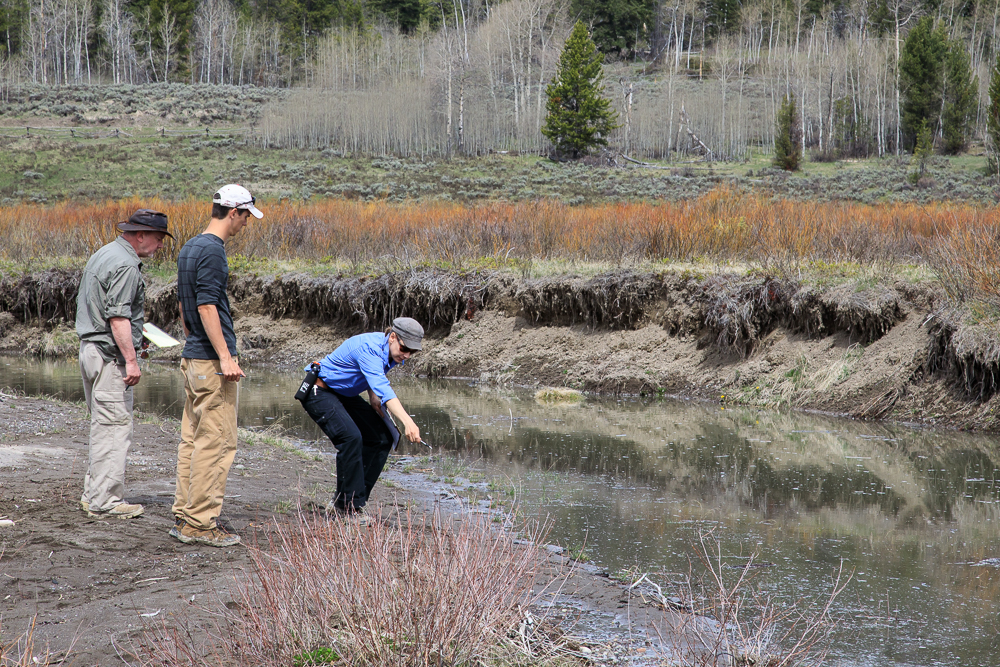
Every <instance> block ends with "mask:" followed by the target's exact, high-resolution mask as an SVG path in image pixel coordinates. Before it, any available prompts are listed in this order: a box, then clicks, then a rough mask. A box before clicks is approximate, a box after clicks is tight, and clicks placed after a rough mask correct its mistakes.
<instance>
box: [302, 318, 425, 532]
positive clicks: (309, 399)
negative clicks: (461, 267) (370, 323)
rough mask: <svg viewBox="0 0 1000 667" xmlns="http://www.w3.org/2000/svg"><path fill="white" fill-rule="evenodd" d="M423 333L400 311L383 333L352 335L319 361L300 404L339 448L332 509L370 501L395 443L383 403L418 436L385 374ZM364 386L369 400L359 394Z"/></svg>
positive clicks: (353, 508)
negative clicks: (316, 372)
mask: <svg viewBox="0 0 1000 667" xmlns="http://www.w3.org/2000/svg"><path fill="white" fill-rule="evenodd" d="M423 337H424V328H423V327H422V326H420V323H418V322H417V321H416V320H414V319H411V318H409V317H397V318H396V319H394V320H393V321H392V326H391V327H390V328H389V329H387V330H386V332H385V333H378V332H375V333H366V334H360V335H357V336H352V337H351V338H348V339H347V340H346V341H344V342H343V343H342V344H341V346H340V347H338V348H337V349H336V350H334V351H333V352H331V353H330V354H329V355H327V356H326V358H324V359H323V361H322V362H320V371H319V377H318V379H317V380H316V385H315V386H314V387H313V389H312V390H311V391H310V392H309V394H308V395H307V396H306V398H305V399H304V400H303V401H302V407H304V408H305V410H306V412H307V413H309V416H310V417H312V418H313V421H315V422H316V423H317V424H319V427H320V428H321V429H323V432H324V433H326V435H327V437H329V438H330V442H332V443H333V446H334V447H335V448H336V450H337V492H336V495H334V497H333V501H332V502H331V506H329V507H328V508H327V509H328V511H329V510H336V511H338V512H340V513H342V514H346V515H358V514H359V513H360V512H361V511H362V508H363V507H364V506H365V503H367V502H368V497H369V496H370V495H371V492H372V488H374V486H375V482H377V481H378V478H379V475H381V474H382V468H383V467H384V466H385V462H386V460H387V459H388V458H389V451H390V450H391V449H392V445H393V436H392V435H391V434H390V431H389V427H388V426H387V425H386V423H385V421H384V420H383V416H384V414H385V413H384V412H383V411H384V410H385V409H388V410H389V412H390V413H391V414H392V415H393V416H394V417H396V419H397V420H399V423H401V424H402V425H403V433H404V434H405V435H406V438H407V439H408V440H409V441H410V442H420V429H419V428H417V425H416V424H415V423H413V419H411V418H410V415H409V414H407V412H406V410H404V409H403V404H402V403H400V402H399V399H398V398H396V394H395V392H393V390H392V387H391V386H389V381H388V380H387V379H386V377H385V374H386V372H387V371H388V370H389V369H391V368H394V367H395V366H397V365H399V364H402V363H404V362H405V361H406V360H407V359H409V358H410V356H411V355H412V354H413V353H414V352H416V351H417V350H419V349H420V341H421V340H422V339H423ZM363 391H367V392H368V401H365V400H364V399H362V398H361V396H360V394H361V392H363Z"/></svg>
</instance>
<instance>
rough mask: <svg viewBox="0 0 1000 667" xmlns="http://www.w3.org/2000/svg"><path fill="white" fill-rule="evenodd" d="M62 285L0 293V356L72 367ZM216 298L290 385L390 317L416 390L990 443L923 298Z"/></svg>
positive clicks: (943, 328) (943, 325) (983, 374)
mask: <svg viewBox="0 0 1000 667" xmlns="http://www.w3.org/2000/svg"><path fill="white" fill-rule="evenodd" d="M77 281H78V272H74V271H67V270H51V271H45V272H40V273H37V274H33V275H30V276H21V277H5V278H3V279H0V353H5V354H11V353H13V354H34V355H40V356H74V355H75V354H76V351H77V341H76V336H75V334H74V333H73V330H72V317H71V314H72V313H73V312H74V301H75V294H76V282H77ZM230 298H231V300H232V303H233V310H234V316H235V319H236V329H237V336H238V339H239V345H240V348H241V354H242V356H243V357H244V358H245V359H247V360H248V361H249V362H250V363H264V364H269V365H274V366H277V367H279V368H288V369H289V371H290V372H297V371H296V370H295V369H298V368H301V367H302V365H303V364H304V363H306V362H307V361H309V360H310V359H314V358H319V357H321V356H323V355H325V354H326V353H328V352H329V351H330V350H332V349H333V348H334V347H336V345H338V344H339V343H340V342H341V341H342V340H343V339H344V338H346V337H348V336H350V335H353V334H356V333H359V332H362V331H370V330H377V329H381V328H383V327H384V326H386V324H387V323H388V322H389V321H390V320H391V318H392V317H395V316H397V315H401V314H406V315H409V316H413V317H416V318H418V319H420V320H421V321H422V322H424V323H425V324H426V325H427V329H428V340H427V343H426V345H425V351H424V352H422V353H421V354H420V355H419V356H418V357H416V358H415V360H414V362H415V363H413V364H412V368H411V369H410V372H413V373H416V374H419V375H426V376H431V377H444V376H463V377H471V378H475V379H477V380H478V381H480V382H483V383H492V384H508V385H509V384H513V385H524V386H538V387H541V386H556V387H564V386H565V387H572V388H575V389H579V390H582V391H587V392H596V393H608V394H645V395H673V396H681V397H690V398H700V399H706V400H712V401H718V402H720V403H721V404H723V406H724V405H726V404H739V405H751V406H757V407H763V408H775V407H781V408H796V409H804V410H817V411H821V412H826V413H835V414H842V415H847V416H851V417H854V418H858V419H887V420H893V421H901V422H908V423H921V424H927V425H935V426H944V427H951V428H960V429H967V430H986V431H996V430H997V429H998V428H1000V423H998V421H997V411H996V410H995V407H996V405H995V404H996V403H997V400H998V399H997V398H996V396H997V390H998V389H1000V356H998V350H1000V346H998V345H996V344H995V340H994V339H995V338H996V332H993V331H992V330H990V329H989V327H986V326H977V325H975V324H968V323H967V322H966V321H965V319H963V316H962V314H961V313H960V312H957V311H955V310H954V309H951V308H949V307H948V304H947V303H946V300H945V298H944V295H943V294H942V293H941V292H940V291H939V290H938V289H937V288H936V287H935V286H934V285H933V284H927V283H922V284H918V283H909V282H905V281H900V280H892V281H889V280H884V281H882V282H879V281H872V280H860V279H858V280H852V281H848V282H846V283H840V284H837V285H834V286H829V287H821V286H816V285H811V284H807V283H803V282H796V281H792V280H783V279H776V278H771V277H767V276H757V275H745V274H738V273H715V274H710V275H702V274H695V273H692V272H691V271H688V270H685V271H677V272H663V273H657V274H653V273H636V272H628V271H619V272H613V273H608V274H603V275H598V276H596V277H592V278H582V277H576V276H556V277H549V278H537V279H531V278H523V277H520V276H516V275H514V274H511V273H507V272H500V271H473V272H465V273H455V272H450V273H449V272H444V271H431V270H422V271H418V270H414V271H404V272H398V273H389V274H383V275H380V276H375V277H372V276H361V277H343V276H329V275H324V276H314V275H310V274H285V275H281V276H259V275H253V274H241V275H234V276H233V278H232V279H231V283H230ZM147 318H148V319H149V320H150V321H152V322H154V323H156V324H158V325H159V326H161V327H163V328H165V329H167V330H168V331H170V332H171V333H173V334H174V335H175V336H177V337H181V334H182V332H181V328H180V325H179V323H178V322H177V319H176V318H177V308H176V286H175V284H174V283H172V282H163V283H160V284H150V286H149V288H148V303H147ZM177 354H178V353H177V351H176V350H174V351H172V352H171V351H160V352H158V353H157V356H158V357H159V358H161V359H171V358H173V357H175V356H177Z"/></svg>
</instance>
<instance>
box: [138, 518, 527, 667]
mask: <svg viewBox="0 0 1000 667" xmlns="http://www.w3.org/2000/svg"><path fill="white" fill-rule="evenodd" d="M460 518H461V520H460V521H452V518H451V517H442V516H441V514H440V513H434V514H433V515H429V516H424V517H422V518H417V517H413V516H410V515H409V514H406V515H400V516H399V517H398V518H397V519H396V520H385V521H375V522H373V523H372V524H371V525H369V526H357V525H355V524H352V523H350V522H344V521H340V520H328V519H326V518H325V517H320V516H308V515H304V514H299V516H298V518H297V519H296V520H293V521H292V522H291V523H288V524H282V523H277V522H276V523H275V525H274V526H273V528H272V529H271V531H270V532H269V533H268V536H267V544H266V545H265V546H264V547H263V548H256V547H252V548H250V550H249V553H250V561H251V572H250V573H248V575H247V576H246V577H242V578H240V579H239V580H238V581H237V583H236V586H235V591H234V598H235V600H234V602H231V603H229V604H227V605H224V606H223V605H220V609H219V610H218V615H219V616H218V617H219V628H218V629H217V631H216V633H217V635H218V637H217V639H220V640H221V641H215V642H211V643H208V645H207V646H197V645H196V643H197V642H196V641H195V640H194V639H192V638H191V636H192V635H191V634H190V633H187V634H185V633H181V632H175V631H173V630H169V629H167V628H166V627H159V628H156V629H151V630H149V631H147V633H146V635H145V639H144V641H143V643H142V647H141V648H142V653H143V654H144V664H145V665H147V666H150V667H153V666H155V667H168V666H169V667H177V666H180V665H200V664H205V663H212V664H214V661H217V662H220V663H222V664H242V665H255V666H260V667H265V666H272V665H273V666H274V667H278V666H281V667H288V665H296V664H309V660H315V659H319V658H322V659H324V660H326V659H329V660H331V661H335V663H336V664H350V665H373V666H375V665H399V666H407V667H418V666H427V667H430V666H431V665H465V664H480V665H490V664H502V665H520V664H528V663H531V664H538V663H539V658H541V657H544V656H540V655H539V653H538V650H537V647H538V646H539V643H538V642H537V641H535V640H533V639H532V638H531V637H530V636H529V635H530V629H529V631H527V632H526V631H525V627H526V625H527V626H530V625H531V623H532V622H530V621H529V622H528V623H527V624H526V623H525V618H526V615H527V613H528V612H527V608H528V605H529V604H531V603H532V602H533V600H534V599H535V598H536V597H537V595H536V594H533V593H532V585H533V583H534V580H535V576H536V574H538V572H539V570H540V568H541V565H542V563H543V557H542V555H541V554H540V553H539V551H538V550H537V549H535V548H533V547H530V546H525V545H524V544H523V543H518V541H517V540H515V539H514V537H513V536H512V535H511V534H510V533H508V532H506V531H503V530H497V529H494V528H493V524H491V522H490V518H489V517H482V516H472V515H463V516H462V517H460ZM529 532H531V533H533V534H532V535H530V536H529V537H532V538H539V537H542V534H541V531H540V530H539V529H538V528H535V529H534V530H532V531H529ZM531 543H532V544H534V543H537V541H536V540H535V539H532V540H531ZM519 628H520V631H519ZM320 664H323V663H320Z"/></svg>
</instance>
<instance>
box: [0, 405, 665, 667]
mask: <svg viewBox="0 0 1000 667" xmlns="http://www.w3.org/2000/svg"><path fill="white" fill-rule="evenodd" d="M88 428H89V420H88V419H87V416H86V414H85V410H84V409H83V408H82V407H81V406H80V405H77V404H73V403H66V402H61V401H54V400H49V399H42V398H31V397H25V396H14V395H11V394H9V393H6V392H0V470H2V472H3V474H2V476H0V517H3V518H7V519H10V520H12V521H14V525H13V526H3V527H0V545H2V556H0V599H2V600H3V606H2V609H3V625H2V635H0V641H2V642H3V644H4V645H7V644H9V643H10V642H13V641H15V640H17V638H18V637H19V636H21V635H22V633H25V632H27V631H29V630H31V628H32V627H33V631H32V632H33V650H32V652H31V655H33V656H39V657H40V660H41V664H46V663H45V661H44V659H43V658H44V656H45V655H48V656H49V659H50V660H51V662H52V663H59V664H67V665H88V666H90V665H109V666H110V665H119V664H122V660H126V661H127V663H128V664H141V661H140V660H138V658H137V654H138V653H139V652H140V649H139V643H140V641H141V640H142V637H143V634H144V632H145V631H146V630H147V629H149V628H151V627H152V626H153V625H156V626H158V627H160V628H161V629H162V627H167V628H173V629H176V630H178V631H180V632H182V633H187V632H191V633H193V636H195V637H196V641H195V642H194V644H195V645H196V646H197V645H198V642H201V641H209V642H210V641H212V640H211V636H212V635H215V634H217V633H218V632H220V628H219V627H218V618H217V610H218V609H219V606H218V605H226V604H227V603H231V600H232V599H233V595H232V594H231V593H230V590H231V588H232V586H233V585H234V582H235V580H236V578H238V577H241V576H245V572H246V570H247V569H249V562H250V561H249V558H248V555H247V550H246V547H244V546H239V547H236V548H232V549H215V548H212V547H204V546H199V545H193V546H192V545H183V544H181V543H179V542H177V541H176V540H174V539H173V538H171V537H169V536H168V535H167V531H168V530H169V528H170V526H171V525H172V519H171V515H170V504H171V502H172V496H173V482H174V465H175V461H176V447H177V441H178V439H179V423H178V422H177V421H175V420H171V419H161V418H155V417H150V416H140V418H139V419H138V420H137V422H136V427H135V445H134V446H133V448H132V450H131V451H130V452H129V459H128V467H127V469H126V489H127V496H128V500H129V501H132V502H140V503H142V504H143V505H144V506H145V508H146V513H145V515H144V516H142V517H140V518H137V519H134V520H130V521H122V520H98V519H94V518H90V517H88V516H87V515H86V513H85V512H83V511H82V510H81V509H80V507H79V504H78V500H79V495H80V489H81V488H82V480H83V473H84V467H85V462H86V455H87V446H86V442H87V433H88ZM432 465H433V464H432V463H429V462H428V460H427V459H426V457H421V456H418V455H417V453H416V452H403V453H401V454H400V455H393V456H392V457H391V459H390V463H389V465H388V466H387V469H386V472H385V473H384V474H383V479H382V481H381V482H380V483H379V485H378V486H376V489H375V497H374V499H373V503H374V505H373V506H374V507H378V508H379V510H378V511H379V512H381V515H382V516H383V517H385V518H386V520H389V521H392V520H394V519H393V517H394V516H395V514H396V513H397V512H415V513H417V514H425V515H426V514H428V513H432V512H441V513H442V515H443V516H449V515H452V516H455V515H460V514H466V513H469V512H473V513H475V512H490V511H491V510H490V509H489V503H488V502H487V501H476V500H475V499H474V498H471V497H469V496H468V495H462V494H460V493H459V494H456V493H455V491H456V489H455V488H451V487H448V485H447V484H442V483H438V482H433V481H431V479H430V478H431V477H433V474H432V473H431V472H430V470H429V468H430V467H432ZM424 468H428V470H424ZM334 484H335V473H334V462H333V460H332V457H331V456H329V455H324V454H315V453H309V452H303V451H296V450H294V448H290V447H283V446H279V445H275V444H274V443H272V442H268V441H267V440H266V439H262V438H259V437H254V435H253V434H252V433H248V432H243V431H241V437H240V442H239V448H238V453H237V458H236V461H235V463H234V466H233V469H232V471H231V473H230V476H229V483H228V485H227V489H226V501H225V505H224V508H223V515H222V517H221V519H220V520H221V521H222V523H223V525H226V526H227V527H229V528H230V529H231V530H234V531H236V532H237V533H239V534H240V535H241V536H242V537H243V539H244V542H245V543H246V544H247V545H250V546H253V545H256V544H261V545H266V544H267V534H268V531H269V530H270V528H271V527H272V526H274V524H275V522H287V521H292V520H295V517H296V516H297V512H298V511H299V510H298V508H300V507H309V506H311V504H312V503H316V504H320V505H322V504H325V502H326V500H327V499H328V498H327V496H328V495H330V494H331V493H332V490H333V487H334ZM547 551H548V552H549V555H548V556H547V558H548V564H547V565H546V567H545V570H544V571H543V572H542V573H541V575H540V576H539V578H538V580H537V586H539V587H541V586H544V585H547V584H551V582H552V581H553V580H555V581H556V586H554V587H552V588H550V589H549V590H550V591H555V593H548V596H549V597H547V598H546V599H545V600H543V602H546V600H547V606H545V605H543V607H540V608H539V609H537V610H535V614H536V616H538V617H539V618H548V619H550V621H551V622H553V623H556V624H561V625H563V626H564V629H565V630H566V631H568V632H570V633H572V634H573V635H574V636H576V637H577V638H578V639H577V640H576V643H577V645H583V646H588V647H589V648H588V649H587V650H588V651H592V654H593V655H594V657H595V658H597V659H598V661H599V662H603V661H604V660H608V661H612V660H614V661H618V660H621V659H628V658H626V656H632V660H633V664H635V662H634V661H635V660H640V661H641V659H642V657H643V656H644V655H645V654H646V653H647V652H649V651H652V650H654V649H651V648H648V647H649V646H650V645H651V643H652V641H651V640H655V639H656V631H655V629H654V625H655V626H658V627H661V628H662V627H663V623H664V614H663V613H662V612H659V611H657V610H656V609H654V608H652V607H650V606H648V605H646V604H644V603H643V601H642V599H641V596H640V595H639V594H638V593H637V592H633V594H632V595H630V594H629V592H628V591H627V590H626V589H625V586H624V585H623V584H622V583H621V582H617V581H615V580H612V579H609V578H608V577H607V575H606V574H605V573H604V572H603V571H601V570H599V569H598V568H595V567H592V566H588V565H585V564H577V565H575V566H572V567H571V565H572V563H571V562H570V561H569V560H568V559H567V558H566V557H565V556H564V555H561V550H560V549H559V548H557V547H555V546H551V547H549V548H548V549H547ZM567 575H568V576H567ZM672 614H673V612H671V613H670V614H668V616H670V617H671V618H672V617H673V616H672ZM668 622H669V621H668ZM215 641H218V640H217V639H216V640H215ZM8 657H9V656H8ZM18 664H20V663H18Z"/></svg>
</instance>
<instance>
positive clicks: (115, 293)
mask: <svg viewBox="0 0 1000 667" xmlns="http://www.w3.org/2000/svg"><path fill="white" fill-rule="evenodd" d="M117 226H118V230H119V231H120V232H121V233H122V234H121V236H119V237H118V238H117V239H115V240H114V241H112V242H111V243H109V244H107V245H106V246H104V247H102V248H101V249H100V250H98V251H97V252H95V253H94V254H93V255H91V257H90V259H89V260H87V266H86V268H84V270H83V275H82V276H81V277H80V290H79V292H77V296H76V333H77V335H79V336H80V373H81V375H82V376H83V394H84V397H85V398H86V400H87V410H88V411H89V412H90V456H89V465H88V466H87V474H86V475H85V476H84V478H83V496H82V497H81V498H80V507H81V508H83V510H84V511H85V512H87V514H89V515H90V516H93V517H101V518H103V517H116V518H119V519H131V518H134V517H137V516H139V515H141V514H142V512H143V508H142V505H139V504H135V503H127V502H125V500H124V498H123V496H124V494H125V461H126V459H127V457H128V450H129V447H131V446H132V387H134V386H135V385H137V384H138V383H139V379H140V378H141V377H142V371H141V370H139V360H138V356H139V353H138V350H139V349H140V348H141V347H143V345H142V325H143V320H144V318H145V312H144V305H145V300H146V287H145V284H144V283H143V280H142V261H141V260H142V259H143V258H146V257H152V256H153V255H155V254H156V252H157V251H158V250H159V249H160V248H162V247H163V238H164V237H165V236H169V237H170V238H173V235H171V234H170V233H169V232H167V216H166V215H164V214H163V213H160V212H159V211H152V210H150V209H145V208H141V209H139V210H138V211H136V212H135V213H133V214H132V216H131V217H130V218H129V219H128V220H127V221H125V222H119V223H118V225H117Z"/></svg>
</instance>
